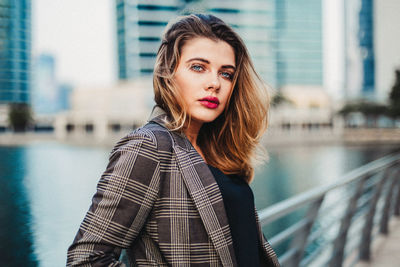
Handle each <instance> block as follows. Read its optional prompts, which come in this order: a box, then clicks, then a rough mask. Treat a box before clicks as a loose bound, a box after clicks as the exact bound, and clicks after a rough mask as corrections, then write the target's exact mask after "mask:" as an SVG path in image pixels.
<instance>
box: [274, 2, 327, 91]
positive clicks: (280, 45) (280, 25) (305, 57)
mask: <svg viewBox="0 0 400 267" xmlns="http://www.w3.org/2000/svg"><path fill="white" fill-rule="evenodd" d="M322 22H323V21H322V1H321V0H287V1H280V0H275V32H274V38H273V40H272V41H273V47H274V53H275V54H276V61H275V64H276V65H275V72H276V84H275V87H276V88H282V87H288V86H289V87H291V86H302V87H303V86H312V87H314V86H320V87H321V88H322V86H323V43H322Z"/></svg>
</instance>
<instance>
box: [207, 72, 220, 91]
mask: <svg viewBox="0 0 400 267" xmlns="http://www.w3.org/2000/svg"><path fill="white" fill-rule="evenodd" d="M220 87H221V81H220V77H219V75H218V73H211V74H210V78H209V80H208V85H207V89H208V90H211V89H213V90H215V91H218V90H219V88H220Z"/></svg>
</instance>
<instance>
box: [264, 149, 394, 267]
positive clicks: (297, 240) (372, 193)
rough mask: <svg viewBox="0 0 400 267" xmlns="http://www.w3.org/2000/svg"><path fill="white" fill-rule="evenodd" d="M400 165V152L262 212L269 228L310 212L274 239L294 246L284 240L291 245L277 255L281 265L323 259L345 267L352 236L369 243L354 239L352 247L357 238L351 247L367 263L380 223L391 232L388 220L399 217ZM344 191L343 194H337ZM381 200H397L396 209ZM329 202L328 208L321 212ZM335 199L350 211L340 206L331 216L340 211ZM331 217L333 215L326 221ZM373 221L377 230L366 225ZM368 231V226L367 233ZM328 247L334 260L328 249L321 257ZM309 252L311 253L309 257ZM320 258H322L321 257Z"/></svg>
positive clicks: (272, 242)
mask: <svg viewBox="0 0 400 267" xmlns="http://www.w3.org/2000/svg"><path fill="white" fill-rule="evenodd" d="M399 163H400V153H393V154H390V155H387V156H385V157H382V158H380V159H377V160H375V161H372V162H370V163H368V164H365V165H363V166H361V167H359V168H357V169H354V170H352V171H350V172H348V173H346V174H344V175H343V176H342V177H341V178H340V179H339V180H337V181H335V182H333V183H331V184H328V185H323V186H319V187H317V188H315V189H312V190H309V191H306V192H303V193H301V194H299V195H296V196H294V197H291V198H289V199H287V200H284V201H282V202H279V203H277V204H274V205H272V206H271V207H269V208H266V209H263V210H261V211H260V212H259V218H260V222H261V225H262V226H266V225H268V224H271V223H272V222H274V221H276V220H278V219H280V218H282V217H284V216H287V215H289V214H291V213H293V212H294V211H299V210H300V209H301V212H304V208H307V209H308V211H307V212H305V213H304V216H305V217H304V218H303V219H301V220H299V221H297V222H296V223H294V224H292V225H290V226H288V227H287V228H286V229H284V230H283V231H281V232H279V233H276V234H275V235H274V236H272V237H269V240H270V242H271V245H272V246H273V247H277V246H281V245H284V246H287V244H289V243H284V242H285V240H288V241H290V246H289V247H287V248H286V249H285V251H283V252H282V251H281V253H280V254H282V255H279V253H278V256H279V260H280V261H281V264H282V265H284V266H300V265H302V266H303V265H304V264H308V263H311V262H313V261H314V260H319V262H320V261H321V260H323V261H324V262H326V265H328V266H341V265H342V263H343V261H344V260H346V257H347V254H348V248H349V247H348V248H347V249H346V250H345V245H346V242H347V239H348V235H355V236H358V237H360V236H361V235H362V240H364V241H365V240H367V241H366V242H367V243H366V244H358V243H363V242H358V240H357V239H354V238H353V237H352V243H354V242H355V241H354V240H356V241H357V242H355V245H354V244H352V245H351V246H353V245H354V250H357V249H358V252H359V253H360V254H359V255H360V256H359V257H361V258H363V259H368V257H369V248H370V244H369V243H370V241H371V240H372V238H373V237H374V232H373V231H374V229H375V228H376V225H377V224H380V227H379V229H380V232H382V231H386V229H387V221H388V218H390V216H391V215H392V214H395V215H396V214H397V213H398V210H399V209H400V208H399V207H398V206H399V205H400V204H399V203H400V201H399V200H398V199H400V179H399V177H398V176H396V175H397V174H398V173H399V171H400V164H399ZM389 181H390V183H389ZM349 186H351V187H349ZM394 187H396V189H394ZM340 188H343V190H340V191H337V190H336V189H340ZM347 188H349V189H350V190H349V189H347ZM388 188H389V189H390V190H389V189H388ZM396 190H397V191H396ZM331 192H338V193H339V195H341V197H338V195H337V193H335V194H333V193H332V194H330V193H331ZM344 193H345V194H344ZM395 194H397V195H395ZM327 196H328V197H327ZM395 196H397V197H395ZM335 199H336V200H335ZM377 199H380V202H379V203H381V202H382V201H386V202H387V201H390V202H395V205H396V207H392V208H391V206H390V204H388V203H385V205H384V207H385V208H383V207H380V206H381V204H378V201H377ZM324 200H326V202H327V205H328V207H326V206H325V207H324V208H320V207H321V204H322V203H323V201H324ZM333 201H336V202H340V205H341V207H344V206H343V205H342V204H345V205H346V203H347V209H343V208H340V209H339V210H337V211H335V212H333V213H332V212H328V211H329V210H331V208H335V206H334V205H332V203H333ZM336 202H334V203H335V204H336ZM338 207H339V206H338ZM320 209H321V210H322V211H320ZM296 214H297V213H296ZM375 214H378V215H379V217H380V220H379V221H378V220H377V219H375V217H377V216H374V215H375ZM326 216H329V217H328V218H325V219H324V217H326ZM315 221H321V223H319V224H318V225H317V226H316V227H317V228H316V229H314V228H312V227H313V225H314V223H315ZM371 221H372V228H371V224H367V222H371ZM353 224H356V225H355V228H354V227H353V228H352V230H351V231H350V232H349V228H350V226H352V225H353ZM338 226H340V227H338ZM365 227H367V228H366V229H364V228H365ZM359 232H362V234H360V233H359ZM349 237H350V236H349ZM320 238H322V239H320ZM332 238H333V239H332ZM364 243H365V242H364ZM327 246H328V247H329V248H331V249H332V251H331V252H330V253H331V255H330V256H329V253H328V254H327V253H326V250H324V253H323V254H324V256H323V257H322V258H321V257H320V253H318V251H321V249H322V247H324V248H325V247H327ZM306 248H307V251H308V252H307V254H305V253H304V251H305V250H306ZM316 252H317V253H316ZM327 256H328V257H327ZM318 257H320V258H319V259H316V258H318ZM357 259H358V258H356V260H357ZM353 260H354V259H353Z"/></svg>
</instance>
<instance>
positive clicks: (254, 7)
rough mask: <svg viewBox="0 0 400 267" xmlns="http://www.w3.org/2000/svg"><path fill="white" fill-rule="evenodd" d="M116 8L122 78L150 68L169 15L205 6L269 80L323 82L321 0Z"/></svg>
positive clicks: (164, 0) (163, 0)
mask: <svg viewBox="0 0 400 267" xmlns="http://www.w3.org/2000/svg"><path fill="white" fill-rule="evenodd" d="M116 9H117V36H118V62H119V78H120V79H122V80H124V79H132V78H135V77H139V76H142V75H150V74H152V72H153V66H154V63H155V58H156V53H157V49H158V47H159V45H160V37H161V35H162V32H163V30H164V29H165V26H166V25H167V24H168V22H169V21H170V20H171V19H173V18H175V17H176V16H178V15H182V14H190V13H204V12H206V13H210V14H214V15H216V16H217V17H220V18H221V19H223V20H224V21H225V22H227V23H228V24H230V25H231V26H232V27H233V28H234V29H235V30H236V31H237V32H238V33H239V34H240V36H241V37H242V38H243V40H244V41H245V43H246V45H247V48H248V50H249V52H250V55H251V57H252V59H253V62H254V65H255V67H256V69H257V71H258V73H259V74H260V75H261V77H262V78H263V79H264V80H265V81H266V82H267V83H268V84H270V85H272V86H273V87H275V88H281V87H283V86H288V85H289V86H291V85H302V86H304V85H311V86H315V85H318V86H322V83H323V78H322V76H323V67H322V5H321V0H301V1H299V0H285V1H282V0H247V1H239V0H225V1H211V0H202V1H182V0H159V1H156V0H152V1H143V0H117V1H116Z"/></svg>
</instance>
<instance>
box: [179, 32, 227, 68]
mask: <svg viewBox="0 0 400 267" xmlns="http://www.w3.org/2000/svg"><path fill="white" fill-rule="evenodd" d="M191 58H203V59H206V60H208V61H210V62H211V63H213V62H214V63H220V64H222V65H232V66H235V51H234V50H233V48H232V46H230V45H229V44H228V43H227V42H225V41H221V40H211V39H209V38H205V37H197V38H193V39H191V40H189V41H187V42H186V43H185V44H184V45H183V47H182V51H181V60H183V61H186V60H190V59H191Z"/></svg>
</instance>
